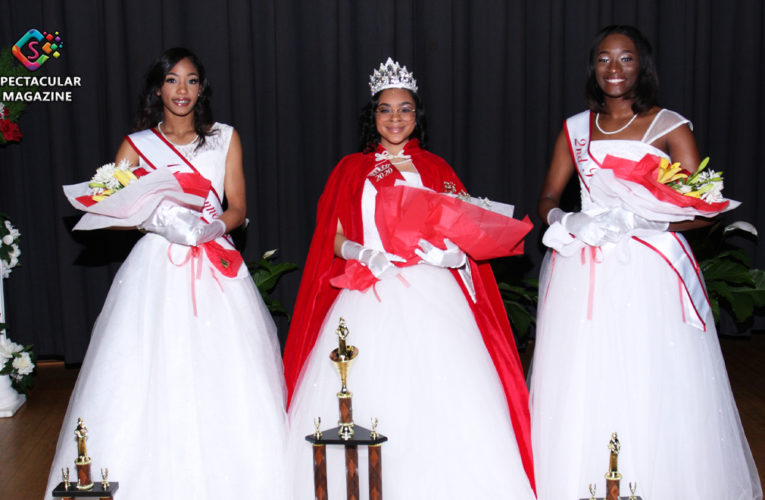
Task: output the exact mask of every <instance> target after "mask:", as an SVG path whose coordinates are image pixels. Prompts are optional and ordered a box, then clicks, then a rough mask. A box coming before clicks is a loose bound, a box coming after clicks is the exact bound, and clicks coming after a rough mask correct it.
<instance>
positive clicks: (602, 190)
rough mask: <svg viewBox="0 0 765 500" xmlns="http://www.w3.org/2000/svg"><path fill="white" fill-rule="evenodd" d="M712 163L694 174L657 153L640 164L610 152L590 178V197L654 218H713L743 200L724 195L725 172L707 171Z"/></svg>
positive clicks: (675, 220)
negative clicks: (723, 178)
mask: <svg viewBox="0 0 765 500" xmlns="http://www.w3.org/2000/svg"><path fill="white" fill-rule="evenodd" d="M708 161H709V159H708V158H707V159H705V160H704V161H703V162H702V163H701V165H700V166H699V168H698V170H697V171H696V172H695V173H693V174H691V173H690V172H688V171H687V170H683V169H682V167H681V166H680V164H679V163H675V164H670V163H669V161H668V160H666V159H665V158H661V157H659V156H656V155H651V154H647V155H645V156H644V157H643V158H642V159H641V160H640V161H637V162H636V161H632V160H628V159H626V158H619V157H615V156H610V155H609V156H606V158H605V159H604V160H603V164H602V166H601V168H600V169H598V170H596V171H595V172H594V174H593V176H592V179H591V180H590V195H591V196H592V199H593V201H594V202H595V203H596V204H598V205H600V206H602V207H605V208H623V209H626V210H629V211H630V212H633V213H635V214H637V215H639V216H641V217H643V218H645V219H648V220H653V221H663V222H679V221H683V220H691V219H693V218H694V217H697V216H701V217H713V216H715V215H718V214H720V213H722V212H725V211H728V210H732V209H734V208H736V207H737V206H739V205H740V203H739V202H738V201H735V200H728V199H725V198H723V196H722V188H723V181H722V174H721V173H720V172H715V171H713V170H705V168H706V166H707V163H708Z"/></svg>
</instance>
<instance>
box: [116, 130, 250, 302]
mask: <svg viewBox="0 0 765 500" xmlns="http://www.w3.org/2000/svg"><path fill="white" fill-rule="evenodd" d="M125 139H126V140H127V141H128V142H129V143H130V145H131V146H133V149H134V150H135V151H136V152H137V153H138V155H139V156H140V157H141V158H142V159H143V161H144V162H145V163H146V165H147V167H148V168H149V169H150V170H156V169H158V168H167V169H169V170H170V171H171V172H172V173H173V175H174V176H175V178H176V179H178V183H179V184H180V185H181V187H182V188H183V190H184V191H185V192H188V193H193V194H196V195H198V196H200V197H202V198H205V202H204V205H203V207H202V212H201V217H202V219H203V220H204V221H205V222H207V223H208V224H209V223H210V222H212V220H213V219H214V218H215V217H218V216H220V215H221V214H222V213H223V206H222V203H221V198H220V196H219V195H218V193H216V192H215V189H214V188H213V187H212V184H211V183H210V180H209V179H207V178H206V177H204V176H203V175H202V174H200V173H199V171H198V170H197V169H196V167H194V165H192V164H191V162H189V161H188V160H187V159H186V158H185V157H184V156H183V155H182V154H181V153H180V152H179V151H178V150H177V149H176V148H175V146H173V145H172V144H171V143H170V142H169V141H167V139H165V138H164V137H162V135H161V134H159V133H158V132H157V131H156V130H154V129H146V130H141V131H140V132H135V133H133V134H130V135H129V136H127V137H125ZM221 243H222V244H221ZM172 246H173V245H172V244H171V245H170V246H169V247H168V250H167V252H168V253H167V256H168V259H170V262H172V263H173V264H175V265H177V266H179V267H182V266H185V265H187V264H189V265H190V269H191V275H192V279H191V299H192V302H193V305H194V315H195V316H196V314H197V303H196V290H195V289H196V285H195V283H196V280H198V279H200V278H201V275H202V256H203V255H206V256H207V260H208V261H209V262H210V264H211V265H212V268H211V272H212V277H213V279H215V281H216V282H218V284H219V285H220V286H221V289H222V288H223V287H222V285H221V283H220V281H219V279H218V276H217V275H216V270H217V271H218V272H219V273H220V274H222V275H223V276H226V277H228V278H233V277H235V276H237V275H238V273H239V269H240V268H241V266H242V263H243V262H242V256H241V255H240V254H239V252H238V251H237V250H236V248H235V247H234V244H233V241H232V240H231V237H230V236H229V235H225V236H224V237H223V238H219V239H218V240H215V241H208V242H207V243H203V244H202V245H199V246H197V247H189V249H188V252H187V254H186V255H185V257H184V258H183V259H182V260H181V262H175V261H174V259H173V255H172V252H171V249H172Z"/></svg>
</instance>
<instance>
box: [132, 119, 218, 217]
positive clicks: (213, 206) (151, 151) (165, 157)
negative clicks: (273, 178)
mask: <svg viewBox="0 0 765 500" xmlns="http://www.w3.org/2000/svg"><path fill="white" fill-rule="evenodd" d="M125 139H127V141H128V142H129V143H130V145H131V146H133V149H135V151H136V152H137V153H138V155H139V156H140V157H141V158H142V159H143V161H144V162H146V164H147V165H148V167H149V168H150V169H152V170H155V169H157V168H160V167H166V168H168V169H169V170H170V171H171V172H172V173H173V175H175V177H176V178H177V179H178V182H179V183H180V185H181V187H182V188H183V190H184V191H187V192H193V193H194V194H199V195H200V196H202V197H204V198H205V203H204V206H203V207H202V218H203V219H204V220H205V221H206V222H208V223H209V222H212V220H213V219H214V218H215V217H219V216H220V215H221V214H222V213H223V205H222V203H221V198H220V196H219V195H218V193H217V192H215V188H213V187H212V185H211V184H210V181H209V180H208V179H207V178H205V177H204V176H203V175H202V174H200V173H199V171H198V170H197V169H196V167H194V165H192V164H191V162H189V161H188V160H187V159H186V157H184V156H183V155H182V154H181V153H180V152H179V151H178V150H177V149H176V148H175V146H173V144H172V143H170V142H169V141H168V140H167V139H165V138H164V137H162V135H161V134H160V133H159V132H157V131H156V130H154V129H146V130H141V131H140V132H135V133H133V134H130V135H129V136H127V137H126V138H125Z"/></svg>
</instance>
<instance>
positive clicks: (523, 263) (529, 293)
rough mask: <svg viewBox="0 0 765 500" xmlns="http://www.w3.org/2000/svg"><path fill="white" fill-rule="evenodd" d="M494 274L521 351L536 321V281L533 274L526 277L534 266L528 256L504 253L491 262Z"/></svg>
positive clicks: (529, 338) (524, 347)
mask: <svg viewBox="0 0 765 500" xmlns="http://www.w3.org/2000/svg"><path fill="white" fill-rule="evenodd" d="M491 267H492V270H493V271H494V274H495V276H496V277H497V285H498V286H499V293H500V294H501V295H502V302H503V303H504V305H505V311H506V312H507V317H508V319H509V320H510V326H511V327H512V329H513V335H514V337H515V345H516V347H517V348H518V351H521V352H522V351H524V350H525V349H526V346H527V344H528V342H529V340H531V339H533V338H534V328H535V326H536V322H537V300H538V298H539V297H538V294H539V292H538V290H539V282H538V281H537V279H535V278H526V277H525V276H526V275H528V274H529V272H531V271H533V270H534V265H533V263H532V262H531V260H530V259H529V258H528V256H525V255H524V256H515V257H506V258H502V259H495V260H493V261H492V262H491Z"/></svg>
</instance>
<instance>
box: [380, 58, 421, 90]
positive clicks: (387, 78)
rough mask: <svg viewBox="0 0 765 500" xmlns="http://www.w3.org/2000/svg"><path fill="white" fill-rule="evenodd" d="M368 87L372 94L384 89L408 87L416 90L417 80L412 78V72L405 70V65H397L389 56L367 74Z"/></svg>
mask: <svg viewBox="0 0 765 500" xmlns="http://www.w3.org/2000/svg"><path fill="white" fill-rule="evenodd" d="M369 89H370V90H371V91H372V95H375V94H376V93H378V92H380V91H381V90H385V89H408V90H411V91H412V92H417V80H415V79H414V74H413V73H410V72H409V71H407V69H406V66H403V67H402V66H399V64H398V63H397V62H396V61H394V60H393V59H391V58H390V57H389V58H388V60H387V61H385V62H384V63H381V64H380V69H376V70H375V71H374V73H372V74H371V75H369Z"/></svg>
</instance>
